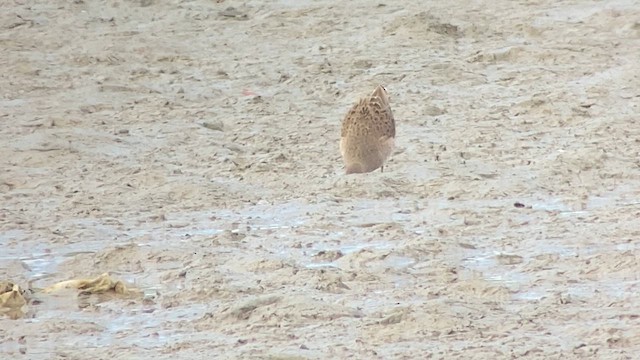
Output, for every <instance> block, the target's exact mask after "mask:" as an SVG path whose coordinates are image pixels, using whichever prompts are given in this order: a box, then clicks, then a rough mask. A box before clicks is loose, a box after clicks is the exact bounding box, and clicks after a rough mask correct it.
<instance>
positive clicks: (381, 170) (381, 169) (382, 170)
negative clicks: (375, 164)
mask: <svg viewBox="0 0 640 360" xmlns="http://www.w3.org/2000/svg"><path fill="white" fill-rule="evenodd" d="M380 172H381V173H383V172H384V165H382V166H380Z"/></svg>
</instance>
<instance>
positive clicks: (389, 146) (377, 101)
mask: <svg viewBox="0 0 640 360" xmlns="http://www.w3.org/2000/svg"><path fill="white" fill-rule="evenodd" d="M395 137H396V124H395V120H394V119H393V113H392V112H391V106H390V105H389V97H388V95H387V89H385V88H384V86H382V85H378V86H377V87H376V89H375V90H373V92H372V93H371V95H369V96H367V97H364V98H361V99H360V100H359V101H358V102H357V103H355V104H354V105H353V106H352V107H351V109H350V110H349V111H348V112H347V115H346V116H345V117H344V119H343V120H342V129H341V133H340V152H341V153H342V159H343V160H344V165H345V170H346V174H347V175H349V174H360V173H369V172H372V171H374V170H376V169H378V168H380V171H381V172H384V162H385V161H386V160H387V158H389V156H390V155H391V152H392V151H393V147H394V142H395Z"/></svg>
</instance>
